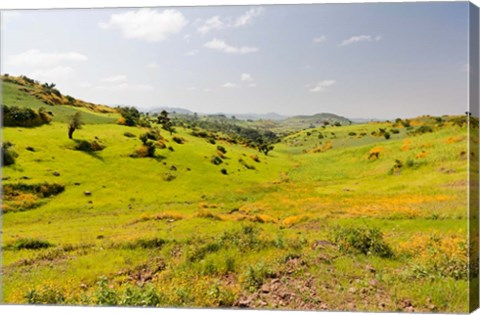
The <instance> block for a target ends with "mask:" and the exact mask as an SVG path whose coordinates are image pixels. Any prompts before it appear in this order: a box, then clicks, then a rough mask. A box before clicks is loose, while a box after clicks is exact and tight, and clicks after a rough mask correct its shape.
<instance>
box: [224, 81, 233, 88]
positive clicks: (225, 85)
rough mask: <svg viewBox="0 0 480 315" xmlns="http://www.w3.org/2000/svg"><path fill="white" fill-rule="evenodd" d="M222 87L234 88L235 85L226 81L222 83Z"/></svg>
mask: <svg viewBox="0 0 480 315" xmlns="http://www.w3.org/2000/svg"><path fill="white" fill-rule="evenodd" d="M222 87H223V88H234V87H237V85H236V84H235V83H231V82H227V83H225V84H224V85H222Z"/></svg>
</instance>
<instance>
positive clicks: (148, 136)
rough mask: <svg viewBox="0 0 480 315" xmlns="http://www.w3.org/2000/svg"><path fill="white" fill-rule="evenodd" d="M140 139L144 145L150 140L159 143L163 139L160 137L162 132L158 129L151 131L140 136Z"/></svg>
mask: <svg viewBox="0 0 480 315" xmlns="http://www.w3.org/2000/svg"><path fill="white" fill-rule="evenodd" d="M139 138H140V141H142V143H143V144H144V145H146V144H147V142H148V140H152V141H158V140H159V139H160V138H161V136H160V132H159V131H158V130H157V129H150V130H149V131H148V132H146V133H144V134H142V135H140V137H139Z"/></svg>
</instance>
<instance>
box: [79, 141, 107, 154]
mask: <svg viewBox="0 0 480 315" xmlns="http://www.w3.org/2000/svg"><path fill="white" fill-rule="evenodd" d="M103 149H105V145H103V144H102V143H100V142H99V141H97V140H92V141H88V140H76V144H75V150H78V151H83V152H95V151H102V150H103Z"/></svg>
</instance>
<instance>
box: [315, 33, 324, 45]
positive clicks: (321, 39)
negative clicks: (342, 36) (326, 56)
mask: <svg viewBox="0 0 480 315" xmlns="http://www.w3.org/2000/svg"><path fill="white" fill-rule="evenodd" d="M326 41H327V36H325V35H322V36H320V37H315V38H314V39H313V42H314V43H315V44H320V43H324V42H326Z"/></svg>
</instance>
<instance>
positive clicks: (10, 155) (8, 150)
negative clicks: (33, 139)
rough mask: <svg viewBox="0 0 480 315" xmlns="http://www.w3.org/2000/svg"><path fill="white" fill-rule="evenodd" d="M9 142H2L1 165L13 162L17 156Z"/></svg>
mask: <svg viewBox="0 0 480 315" xmlns="http://www.w3.org/2000/svg"><path fill="white" fill-rule="evenodd" d="M12 147H13V144H12V143H11V142H8V141H7V142H4V143H3V144H2V161H3V166H8V165H12V164H15V159H16V158H17V157H18V154H17V152H15V151H14V150H13V148H12Z"/></svg>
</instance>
